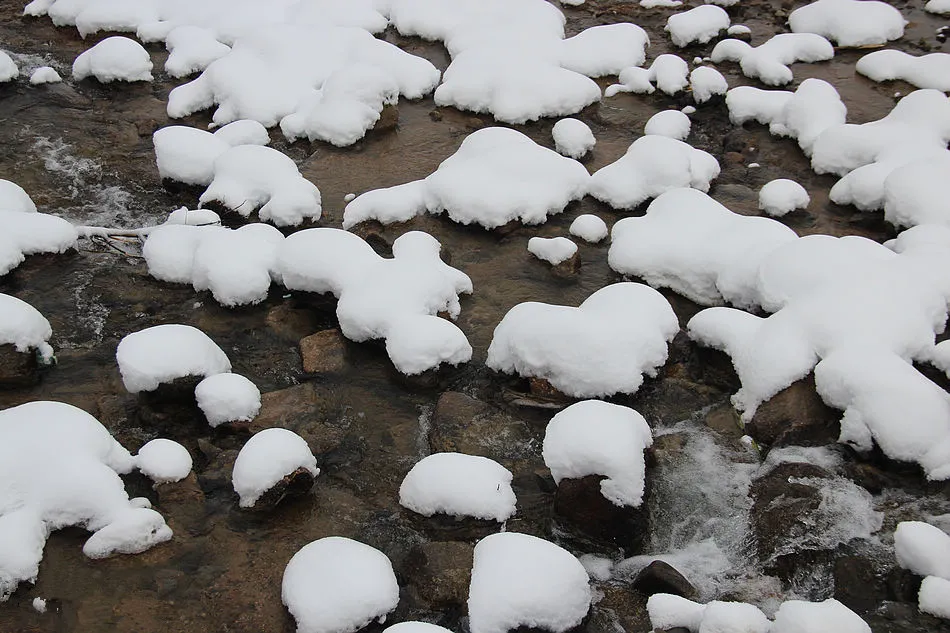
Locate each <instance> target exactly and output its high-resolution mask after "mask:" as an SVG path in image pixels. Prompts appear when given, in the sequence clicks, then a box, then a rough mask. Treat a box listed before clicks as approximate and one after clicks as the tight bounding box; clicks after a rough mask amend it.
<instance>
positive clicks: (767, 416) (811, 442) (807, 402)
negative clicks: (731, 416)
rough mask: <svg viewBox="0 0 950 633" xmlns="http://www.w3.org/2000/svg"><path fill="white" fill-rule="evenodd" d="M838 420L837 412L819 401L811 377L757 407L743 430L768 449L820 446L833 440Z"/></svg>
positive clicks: (838, 424) (793, 384) (838, 423)
mask: <svg viewBox="0 0 950 633" xmlns="http://www.w3.org/2000/svg"><path fill="white" fill-rule="evenodd" d="M840 419H841V414H840V413H839V412H838V411H835V410H834V409H832V408H831V407H829V406H827V405H826V404H825V403H824V402H822V401H821V398H820V397H819V396H818V393H817V392H816V391H815V377H814V374H812V375H809V376H808V377H807V378H803V379H802V380H799V381H797V382H794V383H792V385H791V386H789V387H788V388H786V389H783V390H782V391H780V392H778V393H777V394H775V395H774V396H773V397H772V398H771V399H770V400H769V401H768V402H765V403H764V404H762V405H760V406H759V408H758V409H756V412H755V416H754V417H753V418H752V420H751V421H750V422H749V423H748V424H746V427H745V429H746V433H748V434H749V435H751V436H752V437H754V438H755V439H756V441H758V442H760V443H762V444H767V445H770V446H789V445H797V446H824V445H826V444H831V443H833V442H835V440H837V438H838V435H839V434H840V432H841V424H840Z"/></svg>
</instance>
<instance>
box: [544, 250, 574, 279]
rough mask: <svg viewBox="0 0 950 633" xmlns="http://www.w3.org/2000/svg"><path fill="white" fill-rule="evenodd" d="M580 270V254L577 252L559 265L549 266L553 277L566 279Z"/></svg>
mask: <svg viewBox="0 0 950 633" xmlns="http://www.w3.org/2000/svg"><path fill="white" fill-rule="evenodd" d="M580 270H581V252H580V251H579V250H578V251H576V252H575V253H574V254H573V255H571V256H570V257H569V258H568V259H565V260H564V261H563V262H561V263H559V264H555V265H553V266H551V272H552V273H553V274H554V276H555V277H560V278H562V279H567V278H570V277H573V276H575V275H576V274H577V273H579V272H580Z"/></svg>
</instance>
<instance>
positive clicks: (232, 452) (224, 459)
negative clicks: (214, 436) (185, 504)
mask: <svg viewBox="0 0 950 633" xmlns="http://www.w3.org/2000/svg"><path fill="white" fill-rule="evenodd" d="M198 449H199V450H200V451H201V453H202V455H204V456H205V458H206V459H207V460H208V464H207V465H206V466H205V467H204V468H203V469H201V470H200V471H199V472H198V483H199V484H200V485H201V489H202V490H203V491H205V493H207V494H208V495H211V494H213V493H221V492H224V493H226V494H227V495H228V496H230V494H231V493H232V492H233V491H234V487H233V486H232V484H231V472H232V471H233V470H234V460H236V459H237V456H238V451H237V450H236V449H226V450H224V449H220V448H218V447H216V446H214V445H213V444H211V443H210V442H208V441H205V440H198Z"/></svg>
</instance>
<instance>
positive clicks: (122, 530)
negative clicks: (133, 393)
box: [0, 402, 172, 601]
mask: <svg viewBox="0 0 950 633" xmlns="http://www.w3.org/2000/svg"><path fill="white" fill-rule="evenodd" d="M133 465H134V460H133V458H132V456H131V455H130V454H129V452H128V451H127V450H125V449H124V448H123V447H122V446H121V445H120V444H119V443H118V442H116V441H115V440H114V439H113V438H112V436H111V435H110V434H109V432H108V431H107V430H106V429H105V427H103V426H102V425H101V424H100V423H99V421H98V420H96V419H95V418H94V417H92V416H91V415H89V414H88V413H86V412H85V411H82V410H81V409H77V408H76V407H73V406H71V405H68V404H64V403H61V402H30V403H28V404H24V405H20V406H18V407H13V408H11V409H6V410H4V411H0V481H3V482H4V486H3V487H2V488H0V601H4V600H6V599H7V598H9V596H10V594H11V593H13V591H14V590H16V588H17V585H18V584H19V583H20V582H23V581H28V582H35V581H36V577H37V574H38V573H39V564H40V561H41V560H42V558H43V547H44V546H45V544H46V539H47V537H48V536H49V534H50V532H52V531H54V530H58V529H61V528H64V527H68V526H79V527H83V528H85V529H87V530H89V531H90V532H93V534H92V536H90V537H89V539H88V540H87V541H86V544H85V546H84V547H83V552H84V553H85V554H86V556H88V557H90V558H105V557H107V556H111V555H113V554H116V553H128V554H133V553H138V552H143V551H145V550H147V549H149V548H150V547H152V546H153V545H156V544H158V543H162V542H164V541H167V540H169V539H170V538H171V537H172V531H171V530H170V529H169V528H168V526H167V525H165V521H164V519H162V517H161V515H160V514H158V513H157V512H155V511H154V510H150V509H147V508H143V507H141V506H140V505H138V504H136V503H135V502H133V501H130V500H129V495H128V494H127V493H126V491H125V486H124V484H123V482H122V479H121V478H120V477H119V475H120V474H125V473H128V472H130V471H131V470H132V468H133Z"/></svg>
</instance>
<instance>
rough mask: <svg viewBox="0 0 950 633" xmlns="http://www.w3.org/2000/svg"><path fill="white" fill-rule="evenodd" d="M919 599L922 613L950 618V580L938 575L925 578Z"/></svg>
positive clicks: (921, 585) (921, 584)
mask: <svg viewBox="0 0 950 633" xmlns="http://www.w3.org/2000/svg"><path fill="white" fill-rule="evenodd" d="M917 600H918V603H917V604H918V608H919V609H920V611H921V612H922V613H929V614H930V615H935V616H937V617H938V618H946V619H950V580H947V579H946V578H939V577H937V576H928V577H927V578H924V580H923V582H921V583H920V592H919V593H918V596H917Z"/></svg>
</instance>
